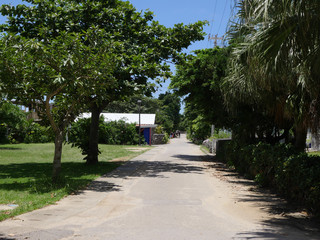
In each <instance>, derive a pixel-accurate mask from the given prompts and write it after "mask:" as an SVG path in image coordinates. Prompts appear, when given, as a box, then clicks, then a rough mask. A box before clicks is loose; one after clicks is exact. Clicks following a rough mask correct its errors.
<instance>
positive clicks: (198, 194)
mask: <svg viewBox="0 0 320 240" xmlns="http://www.w3.org/2000/svg"><path fill="white" fill-rule="evenodd" d="M0 239H8V240H9V239H41V240H42V239H45V240H51V239H52V240H53V239H86V240H87V239H90V240H91V239H107V240H113V239H121V240H122V239H130V240H158V239H159V240H180V239H185V240H189V239H190V240H191V239H192V240H193V239H194V240H204V239H208V240H220V239H221V240H228V239H269V240H275V239H290V240H294V239H320V233H319V231H318V229H317V225H316V224H314V223H313V222H312V221H310V220H309V219H308V218H306V216H305V214H304V213H303V212H294V211H291V209H290V208H288V206H287V205H286V204H285V203H284V202H283V201H282V200H281V199H279V198H277V197H276V196H275V195H273V194H271V193H268V192H265V191H261V190H259V189H258V188H257V187H256V186H255V185H254V183H253V182H252V181H248V180H245V179H243V178H241V177H239V176H237V174H235V173H234V172H232V171H230V170H229V169H228V168H226V167H225V166H224V165H223V164H221V163H218V162H216V161H215V160H214V159H213V158H212V156H208V155H206V154H204V153H203V152H202V151H201V150H200V148H199V146H196V145H194V144H191V143H189V142H188V141H187V140H186V138H185V136H184V135H182V136H181V138H180V139H173V140H172V141H171V143H170V144H167V145H163V146H157V147H155V148H154V149H152V150H150V151H148V152H146V153H144V154H142V155H140V156H139V157H137V158H135V159H133V160H131V161H129V162H127V163H126V164H124V165H123V166H121V167H120V168H119V169H117V170H116V171H114V172H112V173H110V174H108V175H106V176H103V177H101V178H99V179H97V180H96V181H95V182H93V183H92V185H91V186H90V187H89V189H87V190H86V191H84V192H82V193H79V194H77V195H72V196H69V197H67V198H65V199H62V200H61V201H60V202H58V203H57V204H56V205H52V206H48V207H45V208H43V209H39V210H36V211H33V212H31V213H27V214H23V215H20V216H18V217H15V218H13V219H9V220H6V221H3V222H1V223H0Z"/></svg>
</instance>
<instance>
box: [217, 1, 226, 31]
mask: <svg viewBox="0 0 320 240" xmlns="http://www.w3.org/2000/svg"><path fill="white" fill-rule="evenodd" d="M227 3H228V0H226V1H225V4H224V9H223V13H222V17H221V20H220V24H219V28H218V33H219V31H220V28H221V24H222V20H223V18H224V14H225V12H226V8H227Z"/></svg>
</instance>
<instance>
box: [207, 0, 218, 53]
mask: <svg viewBox="0 0 320 240" xmlns="http://www.w3.org/2000/svg"><path fill="white" fill-rule="evenodd" d="M213 6H214V8H213V17H212V20H211V22H210V31H209V36H210V35H211V33H212V28H213V23H214V19H215V16H216V10H217V0H215V1H214V4H213ZM209 41H210V39H208V42H207V46H206V48H208V45H209Z"/></svg>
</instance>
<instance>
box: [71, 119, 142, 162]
mask: <svg viewBox="0 0 320 240" xmlns="http://www.w3.org/2000/svg"><path fill="white" fill-rule="evenodd" d="M90 122H91V119H90V118H82V119H78V121H77V122H74V123H73V124H72V125H71V129H70V130H69V133H68V134H69V142H70V143H71V144H72V146H74V147H78V148H80V149H81V152H82V154H83V155H85V156H86V155H87V154H88V150H89V132H90ZM98 143H101V144H109V145H135V144H138V143H139V134H138V132H137V129H136V125H135V124H128V123H125V122H124V121H111V122H105V121H104V118H103V117H100V119H99V140H98ZM84 159H86V157H85V158H84Z"/></svg>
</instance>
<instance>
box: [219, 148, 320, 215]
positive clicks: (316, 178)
mask: <svg viewBox="0 0 320 240" xmlns="http://www.w3.org/2000/svg"><path fill="white" fill-rule="evenodd" d="M223 152H224V154H221V155H220V156H217V157H218V158H219V160H222V161H224V162H226V163H228V165H231V166H234V168H235V169H236V170H237V171H238V172H240V173H241V174H243V175H245V176H246V177H248V178H251V179H254V180H255V181H256V182H257V183H258V184H259V185H260V186H262V187H272V188H273V189H275V190H276V191H277V192H278V193H279V194H280V195H282V196H284V197H285V198H287V199H288V200H289V201H292V202H295V203H297V204H299V205H301V206H305V207H306V208H307V209H309V210H310V211H311V212H313V213H314V214H316V215H320V204H319V201H320V157H319V156H309V155H308V154H307V153H299V152H296V151H295V150H294V148H293V147H292V146H291V145H284V144H277V145H270V144H267V143H262V142H260V143H258V144H254V145H248V146H245V147H241V146H239V145H237V143H235V142H231V143H229V144H228V145H227V146H226V149H225V151H223Z"/></svg>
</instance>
